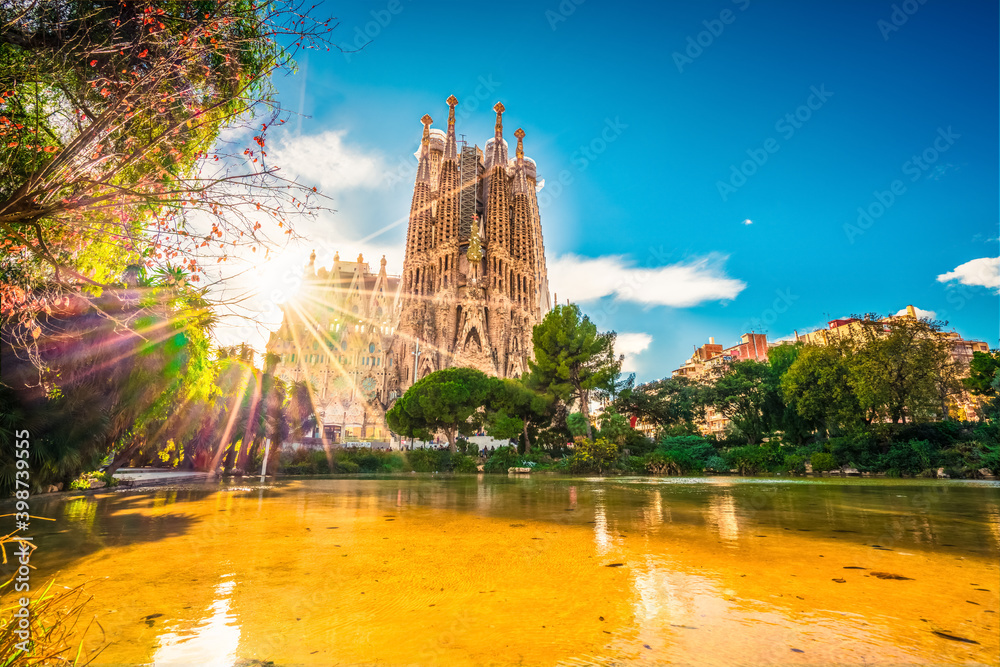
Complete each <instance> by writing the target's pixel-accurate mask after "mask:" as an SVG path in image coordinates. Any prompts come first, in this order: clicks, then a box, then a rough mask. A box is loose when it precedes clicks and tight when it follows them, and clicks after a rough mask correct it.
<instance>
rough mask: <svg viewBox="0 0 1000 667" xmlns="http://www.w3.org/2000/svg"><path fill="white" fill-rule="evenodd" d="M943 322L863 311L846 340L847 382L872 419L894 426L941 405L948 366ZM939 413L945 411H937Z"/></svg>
mask: <svg viewBox="0 0 1000 667" xmlns="http://www.w3.org/2000/svg"><path fill="white" fill-rule="evenodd" d="M942 326H943V325H942V323H939V322H932V321H930V320H916V319H913V318H910V317H891V318H880V317H878V316H876V315H872V314H869V315H865V316H864V317H862V318H859V320H858V326H857V328H856V329H855V330H854V333H853V335H852V336H851V338H850V346H851V355H850V357H849V359H850V368H851V374H850V383H851V386H852V387H853V388H854V391H855V393H856V394H857V396H858V401H859V403H860V405H861V408H862V410H864V411H866V412H867V413H868V415H869V420H870V421H873V420H874V419H876V418H878V417H882V418H885V419H888V420H889V421H891V422H892V423H893V424H898V423H900V422H901V421H902V422H905V421H906V418H907V416H909V418H910V420H911V421H913V420H915V419H921V418H929V417H932V416H933V415H935V414H938V413H939V411H941V410H944V411H945V414H947V407H946V406H942V403H943V401H942V391H941V388H940V387H939V383H942V382H948V380H947V378H946V377H945V376H944V375H943V373H944V369H946V367H947V365H948V357H949V354H948V347H947V342H946V341H944V340H943V339H942V338H941V337H940V335H939V334H940V331H941V328H942ZM941 416H942V417H943V416H944V415H941Z"/></svg>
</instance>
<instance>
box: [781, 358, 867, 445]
mask: <svg viewBox="0 0 1000 667" xmlns="http://www.w3.org/2000/svg"><path fill="white" fill-rule="evenodd" d="M850 377H851V369H850V365H849V362H848V359H847V357H846V355H845V352H844V350H843V349H842V347H841V346H838V345H830V346H818V345H805V346H803V347H802V348H801V349H800V350H799V352H798V354H797V355H796V358H795V361H793V362H792V364H791V365H790V366H789V367H788V370H787V371H785V373H784V374H783V375H782V376H781V380H780V387H781V395H782V397H783V398H784V400H785V402H786V404H787V405H788V407H789V408H791V409H793V410H795V412H796V413H797V414H798V415H799V416H800V417H802V419H804V420H805V421H806V423H809V424H813V425H816V426H817V427H820V428H823V429H825V430H826V431H827V432H829V431H830V430H832V429H834V428H843V427H845V426H849V425H851V424H856V423H857V422H859V421H861V419H862V417H861V415H862V410H861V406H860V404H859V402H858V397H857V395H856V394H855V393H854V389H853V387H852V385H851V382H850Z"/></svg>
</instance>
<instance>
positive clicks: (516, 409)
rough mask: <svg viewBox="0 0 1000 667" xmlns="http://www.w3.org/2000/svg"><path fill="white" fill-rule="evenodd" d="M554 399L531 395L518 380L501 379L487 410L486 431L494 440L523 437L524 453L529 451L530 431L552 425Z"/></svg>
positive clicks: (546, 396) (536, 394)
mask: <svg viewBox="0 0 1000 667" xmlns="http://www.w3.org/2000/svg"><path fill="white" fill-rule="evenodd" d="M553 403H554V398H553V397H552V396H548V395H545V394H540V393H538V392H536V391H532V390H531V389H529V388H528V387H526V386H525V385H524V383H523V382H521V381H520V380H513V379H509V378H504V379H500V380H498V381H497V383H496V386H495V387H494V392H493V397H492V400H491V401H490V404H489V406H488V412H489V413H490V414H489V416H488V417H487V429H486V432H487V433H489V434H490V435H491V436H492V437H494V438H499V439H508V438H516V437H517V436H518V435H523V436H524V451H525V452H530V451H531V437H530V434H529V430H530V427H535V428H538V427H541V426H543V425H545V424H549V423H551V422H552V408H553Z"/></svg>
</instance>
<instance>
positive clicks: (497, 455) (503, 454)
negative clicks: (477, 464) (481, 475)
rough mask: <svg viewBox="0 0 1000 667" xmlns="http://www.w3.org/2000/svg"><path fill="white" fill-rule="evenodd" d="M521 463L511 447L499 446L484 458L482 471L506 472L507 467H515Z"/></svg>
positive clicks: (515, 451)
mask: <svg viewBox="0 0 1000 667" xmlns="http://www.w3.org/2000/svg"><path fill="white" fill-rule="evenodd" d="M520 465H521V457H520V455H519V454H518V453H517V450H516V449H514V448H513V447H501V448H499V449H497V450H496V451H494V452H493V454H492V455H491V456H490V457H489V458H488V459H486V463H485V464H484V465H483V471H484V472H491V473H506V472H507V468H517V467H519V466H520Z"/></svg>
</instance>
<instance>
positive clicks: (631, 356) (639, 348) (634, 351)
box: [615, 333, 653, 373]
mask: <svg viewBox="0 0 1000 667" xmlns="http://www.w3.org/2000/svg"><path fill="white" fill-rule="evenodd" d="M652 342H653V337H652V336H650V335H649V334H648V333H620V334H618V335H617V336H616V337H615V354H623V355H625V360H624V361H623V362H622V371H623V372H625V373H636V372H638V370H639V369H638V366H637V364H636V357H637V356H638V355H639V354H641V353H642V352H643V351H644V350H646V348H648V347H649V344H650V343H652Z"/></svg>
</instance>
